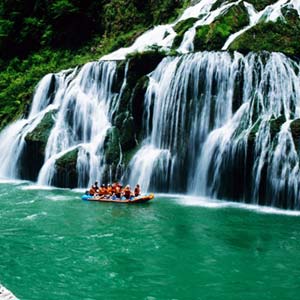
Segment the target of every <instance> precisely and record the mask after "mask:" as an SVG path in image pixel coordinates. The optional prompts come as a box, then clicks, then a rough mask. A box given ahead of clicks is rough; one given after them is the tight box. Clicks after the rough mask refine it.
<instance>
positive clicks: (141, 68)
mask: <svg viewBox="0 0 300 300" xmlns="http://www.w3.org/2000/svg"><path fill="white" fill-rule="evenodd" d="M166 55H167V53H166V52H164V51H161V49H160V48H159V47H158V46H157V47H156V46H153V47H150V48H149V50H147V51H144V52H135V53H132V54H129V55H128V56H127V59H129V67H128V78H127V82H128V84H129V85H130V86H131V87H133V86H135V85H136V83H137V81H138V79H139V78H141V77H142V76H144V75H146V74H149V73H150V72H152V71H153V70H154V69H155V68H156V67H157V65H158V64H159V63H160V62H161V60H162V59H163V58H164V57H165V56H166Z"/></svg>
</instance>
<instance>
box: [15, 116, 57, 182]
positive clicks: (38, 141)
mask: <svg viewBox="0 0 300 300" xmlns="http://www.w3.org/2000/svg"><path fill="white" fill-rule="evenodd" d="M55 114H56V110H52V111H49V112H48V113H46V114H45V116H44V118H43V119H42V120H41V122H40V123H39V124H38V125H37V126H36V128H35V129H34V130H33V131H32V132H30V133H28V134H27V136H26V137H25V142H26V145H25V147H24V149H23V152H22V153H21V157H20V175H21V178H24V179H26V180H32V181H35V180H36V179H37V177H38V174H39V171H40V169H41V167H42V165H43V163H44V160H45V148H46V145H47V141H48V138H49V135H50V132H51V129H52V128H53V125H54V116H55Z"/></svg>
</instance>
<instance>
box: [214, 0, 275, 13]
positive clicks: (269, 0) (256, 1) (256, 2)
mask: <svg viewBox="0 0 300 300" xmlns="http://www.w3.org/2000/svg"><path fill="white" fill-rule="evenodd" d="M277 1H278V0H248V1H247V2H248V3H251V4H252V5H253V6H254V8H255V9H256V10H257V11H260V10H262V9H264V8H265V7H266V6H268V5H270V4H273V3H275V2H277ZM231 2H236V0H218V1H216V2H215V3H214V4H213V6H212V9H213V10H214V9H217V8H219V7H220V6H221V5H222V4H225V3H231Z"/></svg>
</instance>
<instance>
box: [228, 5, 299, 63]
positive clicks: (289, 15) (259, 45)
mask: <svg viewBox="0 0 300 300" xmlns="http://www.w3.org/2000/svg"><path fill="white" fill-rule="evenodd" d="M284 15H285V20H281V19H279V20H278V21H277V22H267V23H260V24H258V25H256V26H255V27H253V28H251V29H250V30H248V31H246V32H245V33H244V34H243V35H242V36H240V37H238V38H237V39H236V40H235V41H234V42H233V43H232V44H231V45H230V49H231V50H238V51H240V52H244V53H248V52H249V51H262V50H266V51H278V52H283V53H285V54H286V55H289V56H297V57H299V56H300V45H299V42H298V41H299V39H300V19H299V16H298V13H297V11H295V10H288V11H286V12H284ZM250 41H251V42H250Z"/></svg>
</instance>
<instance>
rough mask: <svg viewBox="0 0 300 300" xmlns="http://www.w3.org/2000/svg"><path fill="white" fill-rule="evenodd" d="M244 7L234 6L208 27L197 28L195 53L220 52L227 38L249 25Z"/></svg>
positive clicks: (241, 5)
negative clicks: (205, 51)
mask: <svg viewBox="0 0 300 300" xmlns="http://www.w3.org/2000/svg"><path fill="white" fill-rule="evenodd" d="M249 21H250V20H249V16H248V12H247V10H246V8H245V6H244V5H243V4H242V3H240V4H239V5H234V6H232V7H231V8H229V9H228V10H227V12H226V13H225V14H224V15H222V16H219V17H218V18H216V20H215V21H214V22H212V23H211V24H209V25H204V26H199V27H198V28H197V30H196V36H195V40H194V48H195V51H204V50H208V51H212V50H220V49H221V48H222V47H223V45H224V44H225V42H226V40H227V39H228V37H229V36H230V35H231V34H233V33H235V32H237V31H239V30H241V29H242V28H244V27H245V26H247V25H248V24H249Z"/></svg>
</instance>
